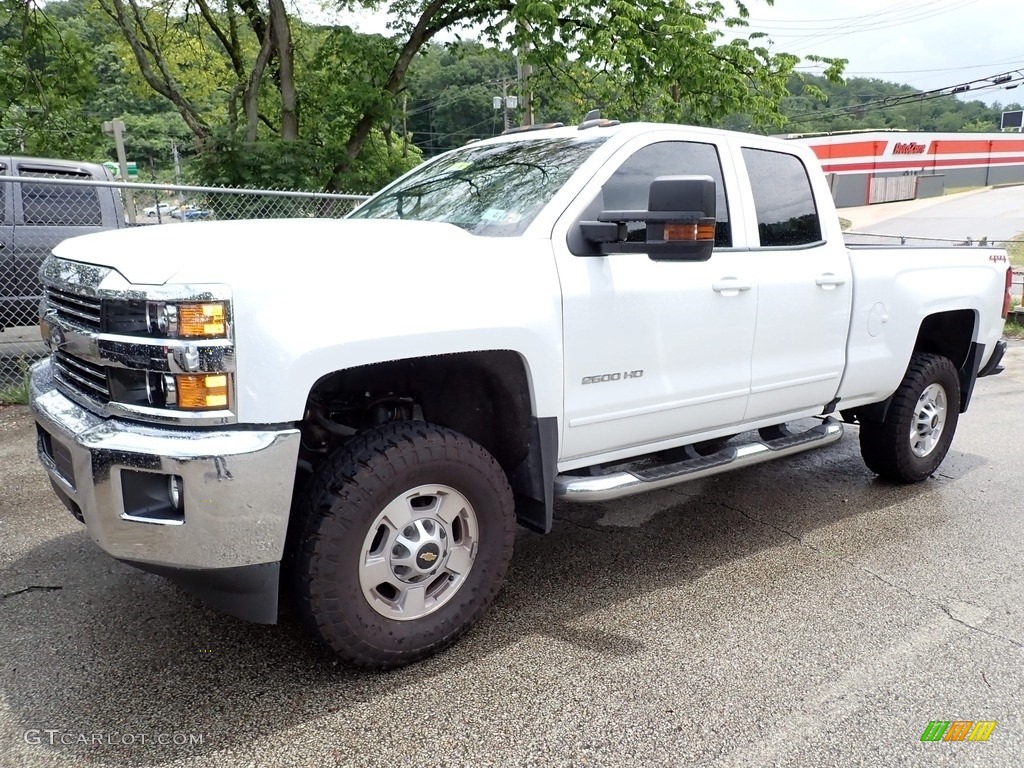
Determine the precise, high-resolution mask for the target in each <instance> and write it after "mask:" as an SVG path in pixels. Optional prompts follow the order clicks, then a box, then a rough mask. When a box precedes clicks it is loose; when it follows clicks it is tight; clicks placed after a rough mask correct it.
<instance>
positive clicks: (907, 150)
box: [892, 141, 928, 155]
mask: <svg viewBox="0 0 1024 768" xmlns="http://www.w3.org/2000/svg"><path fill="white" fill-rule="evenodd" d="M927 149H928V145H927V144H918V143H917V142H916V141H907V142H902V141H898V142H896V146H895V147H893V148H892V153H893V154H894V155H923V154H924V153H925V150H927Z"/></svg>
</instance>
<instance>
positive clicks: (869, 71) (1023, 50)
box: [748, 0, 1024, 104]
mask: <svg viewBox="0 0 1024 768" xmlns="http://www.w3.org/2000/svg"><path fill="white" fill-rule="evenodd" d="M748 7H749V9H750V16H751V23H750V29H751V30H752V31H759V32H766V33H768V34H769V36H770V38H771V40H772V42H773V43H774V47H775V48H776V49H777V50H780V51H787V52H789V53H793V54H796V55H798V56H805V55H807V54H818V55H822V56H836V57H840V58H845V59H848V60H849V63H848V64H847V65H846V75H847V76H849V77H875V78H878V79H881V80H889V81H893V82H898V83H907V84H909V85H913V86H914V87H916V88H920V89H921V90H932V89H935V88H943V87H946V86H951V85H958V84H961V83H968V82H970V81H973V80H979V79H985V78H990V77H992V76H993V75H998V74H1002V73H1004V72H1015V71H1016V70H1017V69H1020V70H1022V71H1024V2H1021V0H888V2H886V0H855V1H854V0H830V2H824V0H776V2H775V5H774V7H769V6H767V5H766V4H765V3H764V2H761V0H752V2H750V4H749V6H748ZM801 68H804V67H801ZM808 69H810V71H814V68H813V67H810V68H808ZM1021 76H1022V75H1021V73H1020V72H1015V77H1018V78H1020V77H1021ZM979 85H980V84H978V83H975V84H972V89H971V90H972V91H974V92H967V93H964V94H963V97H964V98H967V99H975V98H976V99H981V100H982V101H985V102H986V103H989V104H991V103H993V102H996V101H998V102H1000V103H1003V104H1006V103H1009V102H1021V101H1024V86H1022V87H1020V88H1017V89H1013V90H1006V89H1005V88H991V89H988V90H984V91H981V92H976V91H977V88H978V87H979Z"/></svg>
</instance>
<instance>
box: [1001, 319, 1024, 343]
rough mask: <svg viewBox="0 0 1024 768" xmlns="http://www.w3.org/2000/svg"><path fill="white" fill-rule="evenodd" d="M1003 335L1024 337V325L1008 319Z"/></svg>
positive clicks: (1015, 337)
mask: <svg viewBox="0 0 1024 768" xmlns="http://www.w3.org/2000/svg"><path fill="white" fill-rule="evenodd" d="M1003 336H1005V337H1006V338H1008V339H1024V325H1022V324H1020V323H1018V322H1016V321H1015V320H1007V321H1006V325H1005V326H1004V327H1003Z"/></svg>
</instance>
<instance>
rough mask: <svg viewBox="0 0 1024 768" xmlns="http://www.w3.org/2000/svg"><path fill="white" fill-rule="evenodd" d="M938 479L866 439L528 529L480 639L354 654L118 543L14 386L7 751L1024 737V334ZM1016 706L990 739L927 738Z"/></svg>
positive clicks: (278, 757) (708, 761)
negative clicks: (158, 567) (903, 480)
mask: <svg viewBox="0 0 1024 768" xmlns="http://www.w3.org/2000/svg"><path fill="white" fill-rule="evenodd" d="M1007 368H1008V370H1007V371H1006V372H1005V373H1004V374H1003V375H1001V376H997V377H992V378H989V379H984V380H981V381H980V382H979V383H978V386H977V389H976V391H975V397H974V402H973V404H972V407H971V410H970V411H969V412H968V413H967V414H966V415H965V416H964V417H963V419H962V420H961V422H960V427H959V430H958V433H957V437H956V440H955V441H954V443H953V448H952V451H951V453H950V455H949V457H948V458H947V460H946V462H945V463H944V464H943V466H942V468H941V470H940V473H939V474H937V475H936V476H935V477H934V478H932V479H930V480H928V481H926V482H924V483H921V484H919V485H914V486H895V485H889V484H886V483H883V482H880V481H878V480H876V479H874V478H873V477H872V475H871V474H870V473H869V472H868V471H867V470H866V469H865V468H864V465H863V463H862V462H861V460H860V456H859V453H858V449H857V430H856V428H855V427H852V428H849V429H848V430H847V434H846V436H845V437H844V438H843V439H842V440H841V441H840V442H839V443H837V444H836V445H834V446H831V447H827V448H824V449H821V450H819V451H816V452H812V453H807V454H803V455H801V456H797V457H794V458H791V459H783V460H781V461H777V462H774V463H769V464H764V465H761V466H758V467H753V468H750V469H747V470H742V471H739V472H734V473H731V474H725V475H721V476H719V477H716V478H711V479H709V480H705V481H701V482H698V483H695V484H692V485H684V486H680V487H678V488H676V489H674V490H666V491H662V492H658V493H654V494H649V495H647V496H640V497H636V498H634V499H629V500H625V501H619V502H610V503H607V504H602V505H583V506H575V507H570V506H560V507H559V508H558V509H557V511H556V514H557V516H558V521H557V523H556V526H555V529H554V531H553V533H552V534H550V535H548V536H538V535H533V534H530V533H526V532H522V533H521V534H520V536H519V539H518V542H517V552H516V557H515V560H514V563H513V567H512V570H511V573H510V577H509V580H508V584H507V586H506V588H505V589H504V591H503V592H502V593H501V595H500V596H499V598H498V601H497V603H496V604H495V606H494V607H493V608H492V609H491V610H490V612H489V613H488V614H487V615H486V617H485V618H484V620H483V621H482V622H481V624H480V625H478V626H477V627H476V628H475V629H474V630H472V631H471V632H470V633H469V634H468V635H467V636H466V637H465V638H463V640H462V641H460V642H459V643H458V644H457V645H456V646H455V647H454V648H452V649H451V650H449V651H447V652H445V653H443V654H441V655H440V656H438V657H436V658H433V659H430V660H428V661H426V662H424V663H421V664H418V665H416V666H413V667H409V668H406V669H402V670H398V671H395V672H390V673H367V672H361V671H354V670H351V669H347V668H345V667H343V666H340V665H338V664H336V663H334V661H333V660H332V659H331V657H330V656H329V655H328V654H327V653H326V652H324V651H323V650H321V649H320V648H319V647H318V646H316V645H315V644H314V643H312V642H311V641H310V640H308V639H307V638H306V637H305V636H304V635H303V634H302V632H301V631H300V630H299V629H298V627H297V625H296V623H295V622H294V620H292V619H287V617H286V621H285V622H284V623H283V624H280V625H278V626H273V627H267V626H256V625H250V624H246V623H243V622H241V621H236V620H234V619H231V618H227V617H224V616H221V615H219V614H216V613H214V612H213V611H210V610H208V609H206V608H204V607H203V606H202V604H201V603H199V602H198V601H196V600H194V599H193V598H191V597H189V596H187V595H185V594H183V593H181V592H179V591H178V590H177V589H176V588H174V587H173V586H172V585H170V584H169V583H167V582H165V581H163V580H162V579H160V578H159V577H156V576H152V575H148V574H144V573H141V572H138V571H135V570H133V569H132V568H129V567H127V566H124V565H121V564H119V563H117V562H114V561H113V560H111V559H110V558H108V557H107V556H106V555H104V554H103V553H102V552H100V551H99V550H98V549H97V548H96V547H95V546H94V545H93V544H92V542H91V541H90V540H89V539H88V537H87V535H86V534H85V530H84V527H83V526H81V525H80V524H79V523H78V522H76V521H75V520H74V519H73V518H72V517H71V515H70V514H68V513H67V512H66V511H65V510H64V508H63V507H62V506H61V505H60V504H59V503H58V502H57V500H56V498H55V497H54V496H53V494H52V493H51V491H50V489H49V484H48V481H47V479H46V477H45V475H44V473H43V472H42V470H41V469H40V468H39V467H38V465H37V463H36V460H35V456H34V447H33V446H34V437H35V430H34V427H33V425H32V422H31V419H30V418H29V415H28V411H27V409H26V408H20V407H15V408H0V766H5V767H6V766H71V765H74V766H106V765H110V766H121V765H161V766H200V765H201V766H250V765H251V766H257V765H258V766H299V765H302V766H305V765H346V766H347V765H354V766H376V765H380V766H398V765H402V766H436V765H452V766H489V765H493V766H521V765H538V766H541V765H543V766H550V765H566V766H568V765H572V766H588V765H594V766H614V765H665V766H679V765H702V766H737V767H739V766H744V767H745V766H761V765H765V766H767V765H771V766H856V765H863V766H881V765H886V766H896V765H950V766H953V765H955V766H965V765H970V766H984V765H991V766H1015V765H1019V764H1020V755H1021V754H1022V752H1024V716H1022V711H1024V663H1022V662H1024V569H1022V565H1021V563H1022V562H1024V519H1022V514H1021V513H1022V509H1024V474H1022V472H1021V468H1022V466H1024V462H1022V459H1021V455H1022V454H1021V451H1022V447H1021V446H1022V445H1024V409H1022V408H1021V407H1020V405H1021V395H1022V389H1024V386H1022V385H1024V345H1021V344H1020V343H1015V344H1014V345H1013V346H1012V347H1011V350H1010V353H1009V355H1008V360H1007ZM934 720H942V721H955V720H971V721H986V720H994V721H996V722H997V725H996V727H995V729H994V731H993V732H992V734H991V736H990V738H989V739H988V741H987V742H960V743H950V742H938V743H922V742H921V740H920V738H921V735H922V733H923V732H924V730H925V728H926V727H927V726H928V724H929V722H930V721H934Z"/></svg>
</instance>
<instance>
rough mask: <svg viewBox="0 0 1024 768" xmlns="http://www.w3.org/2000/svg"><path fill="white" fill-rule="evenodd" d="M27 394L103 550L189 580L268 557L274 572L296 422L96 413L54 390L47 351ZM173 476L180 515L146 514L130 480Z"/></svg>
mask: <svg viewBox="0 0 1024 768" xmlns="http://www.w3.org/2000/svg"><path fill="white" fill-rule="evenodd" d="M30 397H31V406H32V413H33V416H34V417H35V420H36V423H37V425H38V430H39V435H38V440H37V450H38V452H39V458H40V461H42V463H43V466H45V467H46V470H47V472H48V473H49V475H50V478H51V480H52V481H53V485H54V489H55V490H56V491H57V492H58V495H59V496H60V497H61V498H62V500H63V501H64V503H65V504H66V505H67V506H68V507H69V509H71V511H72V512H73V513H76V511H77V514H76V517H79V518H80V519H82V520H83V521H84V522H85V525H86V527H87V528H88V530H89V535H90V536H91V537H92V538H93V540H94V541H95V542H96V543H97V544H98V545H99V546H100V548H102V549H103V550H104V551H105V552H107V553H108V554H110V555H112V556H113V557H115V558H117V559H119V560H124V561H127V562H130V563H132V564H134V565H138V566H140V567H143V568H146V569H147V570H153V571H156V572H158V573H163V574H165V575H169V576H171V577H172V578H173V577H174V575H173V572H174V571H175V570H185V571H190V572H192V573H190V574H189V577H190V580H191V581H193V582H194V581H195V576H196V574H195V573H194V572H195V571H197V570H217V571H221V572H222V573H224V574H227V573H229V570H228V569H238V572H242V571H243V570H244V569H245V568H247V567H250V566H264V565H268V564H274V566H275V568H274V570H275V573H276V564H277V563H279V562H280V560H281V557H282V554H283V552H284V543H285V534H286V532H287V529H288V515H289V509H290V506H291V496H292V486H293V482H294V476H295V470H294V468H295V464H296V460H297V457H298V450H299V432H298V430H297V429H294V428H290V427H288V428H282V429H270V430H267V429H263V430H255V429H253V430H250V429H239V428H233V429H215V430H210V429H197V428H188V429H184V428H181V429H176V428H170V427H162V426H161V427H157V426H149V425H143V424H137V423H134V422H130V421H124V420H120V419H115V418H102V417H100V416H97V415H95V414H93V413H92V412H91V411H88V410H86V409H85V408H83V407H81V406H79V405H78V404H76V403H75V402H73V401H72V400H70V399H68V398H67V397H65V396H64V395H63V394H62V393H61V392H59V391H58V390H57V388H56V385H55V384H54V381H53V376H52V373H51V368H50V361H49V360H43V361H41V362H39V363H37V364H36V365H35V366H33V368H32V372H31V378H30ZM172 475H173V476H177V477H179V478H181V489H182V492H183V496H182V498H183V504H182V508H181V510H180V514H178V515H172V516H168V515H162V516H161V515H159V514H157V515H155V516H153V517H148V516H149V515H151V512H149V511H147V510H148V509H151V508H152V507H153V505H152V504H151V505H149V507H147V506H146V505H141V506H140V503H139V498H140V494H139V492H138V491H137V490H136V491H133V490H132V488H138V487H139V483H140V482H141V483H142V484H143V486H145V487H147V488H160V487H166V483H167V477H168V476H172ZM140 479H141V480H140ZM143 495H144V494H143ZM164 503H165V504H166V502H164ZM140 510H141V512H142V513H143V514H140ZM179 581H180V579H179ZM193 591H196V590H193ZM229 591H230V585H229ZM274 593H275V597H276V585H275V589H274ZM217 607H219V608H221V609H222V610H228V612H231V613H236V615H237V613H238V612H237V611H231V610H229V609H226V608H224V606H222V605H218V606H217Z"/></svg>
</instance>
